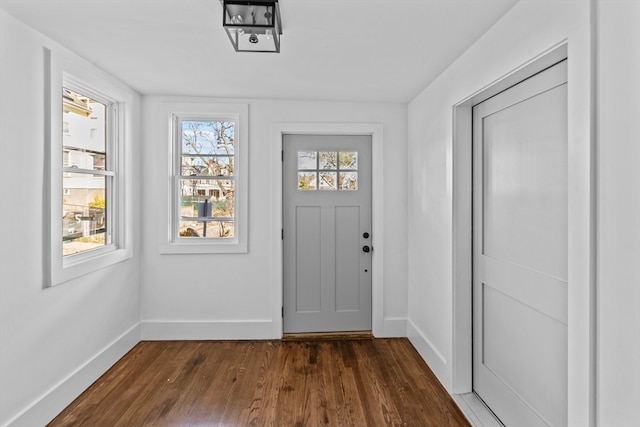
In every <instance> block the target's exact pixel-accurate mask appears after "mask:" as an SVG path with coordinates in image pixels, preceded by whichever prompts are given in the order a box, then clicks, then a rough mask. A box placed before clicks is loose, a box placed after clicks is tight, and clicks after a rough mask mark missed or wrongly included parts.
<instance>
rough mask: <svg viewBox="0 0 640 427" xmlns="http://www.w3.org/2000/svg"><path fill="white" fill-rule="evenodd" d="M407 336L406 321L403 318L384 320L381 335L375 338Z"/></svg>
mask: <svg viewBox="0 0 640 427" xmlns="http://www.w3.org/2000/svg"><path fill="white" fill-rule="evenodd" d="M406 336H407V319H406V318H404V317H402V318H401V317H396V318H389V317H388V318H385V319H384V323H383V329H382V333H381V334H377V335H376V338H403V337H406Z"/></svg>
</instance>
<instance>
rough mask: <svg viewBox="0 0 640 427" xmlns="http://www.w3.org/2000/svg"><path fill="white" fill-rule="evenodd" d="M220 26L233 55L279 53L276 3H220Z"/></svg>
mask: <svg viewBox="0 0 640 427" xmlns="http://www.w3.org/2000/svg"><path fill="white" fill-rule="evenodd" d="M222 8H223V10H222V12H223V17H222V19H223V22H222V26H223V27H224V29H225V30H226V31H227V35H228V36H229V40H231V44H232V45H233V48H234V49H235V50H236V52H276V53H277V52H280V35H281V34H282V22H281V19H280V6H279V5H278V0H244V1H243V0H223V2H222Z"/></svg>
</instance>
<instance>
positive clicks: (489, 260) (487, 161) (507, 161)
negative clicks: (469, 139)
mask: <svg viewBox="0 0 640 427" xmlns="http://www.w3.org/2000/svg"><path fill="white" fill-rule="evenodd" d="M566 67H567V61H563V62H561V63H559V64H556V65H555V66H553V67H551V68H549V69H547V70H545V71H543V72H541V73H539V74H536V75H535V76H533V77H531V78H529V79H527V80H525V81H523V82H521V83H520V84H518V85H516V86H514V87H512V88H510V89H508V90H506V91H504V92H502V93H500V94H499V95H496V96H495V97H493V98H490V99H489V100H487V101H485V102H483V103H481V104H478V105H476V106H475V107H474V109H473V127H474V129H473V132H474V134H473V138H474V141H473V144H474V154H473V155H474V164H473V167H474V202H473V203H474V204H473V208H474V214H473V216H474V219H473V221H474V224H473V239H474V243H473V246H474V249H473V250H474V252H473V257H474V258H473V263H474V266H473V268H474V272H473V274H474V279H473V310H474V314H473V341H474V343H473V388H474V391H475V392H476V393H477V394H478V396H479V397H480V398H482V399H483V400H484V401H485V403H487V405H488V406H489V407H490V408H491V410H492V411H493V412H494V413H495V414H496V415H497V416H498V417H499V418H500V420H501V421H502V422H503V423H504V424H505V425H506V426H545V425H550V426H564V425H566V424H567V221H568V219H567V77H566V76H567V70H566Z"/></svg>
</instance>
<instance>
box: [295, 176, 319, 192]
mask: <svg viewBox="0 0 640 427" xmlns="http://www.w3.org/2000/svg"><path fill="white" fill-rule="evenodd" d="M316 188H317V184H316V173H315V172H298V190H303V191H307V190H315V189H316Z"/></svg>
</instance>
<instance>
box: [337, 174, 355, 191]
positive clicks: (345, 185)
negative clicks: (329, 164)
mask: <svg viewBox="0 0 640 427" xmlns="http://www.w3.org/2000/svg"><path fill="white" fill-rule="evenodd" d="M339 178H340V183H339V185H340V190H357V189H358V172H340V177H339Z"/></svg>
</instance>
